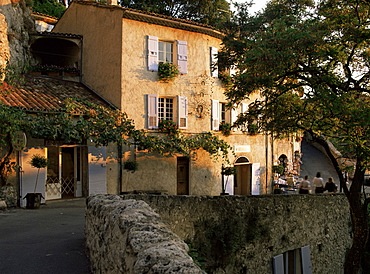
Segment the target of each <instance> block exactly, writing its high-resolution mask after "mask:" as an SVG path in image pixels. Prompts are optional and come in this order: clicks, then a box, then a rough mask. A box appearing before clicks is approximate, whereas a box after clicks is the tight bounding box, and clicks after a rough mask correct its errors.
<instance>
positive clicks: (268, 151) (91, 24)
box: [53, 1, 299, 195]
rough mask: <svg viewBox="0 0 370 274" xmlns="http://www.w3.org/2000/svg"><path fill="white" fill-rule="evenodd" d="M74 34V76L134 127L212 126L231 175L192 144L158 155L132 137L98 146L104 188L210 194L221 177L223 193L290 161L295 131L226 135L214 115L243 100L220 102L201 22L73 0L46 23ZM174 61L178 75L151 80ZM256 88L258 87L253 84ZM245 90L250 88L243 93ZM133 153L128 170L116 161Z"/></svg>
mask: <svg viewBox="0 0 370 274" xmlns="http://www.w3.org/2000/svg"><path fill="white" fill-rule="evenodd" d="M53 32H54V33H68V34H73V35H79V36H81V37H83V38H82V39H83V42H82V46H81V49H80V50H81V53H82V58H81V60H82V62H81V67H82V76H81V79H82V81H83V82H84V83H86V84H87V85H88V86H89V87H91V88H92V89H94V90H95V91H96V92H97V93H99V94H100V95H101V96H103V97H104V98H105V99H107V100H108V101H110V102H111V103H113V104H114V105H115V106H116V107H118V108H119V109H120V110H122V111H123V112H125V113H127V115H128V117H129V118H131V119H133V120H134V121H135V126H136V128H138V129H143V130H144V131H146V132H147V133H148V134H154V135H161V134H163V133H161V132H160V131H159V130H158V123H159V121H160V120H161V119H165V120H172V121H174V122H176V123H177V125H178V126H179V129H180V130H181V132H182V133H183V134H185V135H188V136H192V135H195V134H199V133H204V132H212V133H213V134H216V135H218V136H219V137H220V138H221V139H223V140H225V141H226V142H227V143H228V144H230V146H231V147H232V149H233V153H230V155H229V159H230V164H231V165H232V166H235V167H236V169H237V173H236V175H231V176H225V178H222V175H221V168H222V164H226V163H222V161H221V160H220V159H215V158H212V157H210V155H209V154H208V153H207V152H206V151H204V150H202V149H200V150H198V151H196V152H195V153H193V154H192V155H191V156H190V157H188V156H185V155H168V156H159V155H155V154H150V153H148V152H147V151H145V150H141V149H140V148H139V147H136V146H135V144H133V145H132V146H129V147H124V148H122V152H121V148H117V147H116V146H115V145H113V144H112V146H111V147H110V149H109V151H107V155H108V157H107V192H108V193H113V194H117V193H125V192H134V191H136V192H141V191H144V192H155V193H166V194H171V195H176V194H185V195H187V194H189V195H219V194H220V193H221V192H222V182H224V183H225V184H226V182H227V185H226V192H228V193H229V194H247V195H248V194H268V193H272V189H273V186H272V182H273V180H272V179H273V178H272V177H273V176H272V173H271V169H272V166H273V165H274V164H277V162H278V159H279V158H281V156H282V155H283V156H285V158H284V159H286V160H287V161H290V162H293V161H294V152H295V151H299V142H297V140H295V139H289V140H287V139H284V140H273V139H272V138H271V136H269V135H266V134H256V135H252V134H251V132H248V131H247V130H245V129H244V128H239V129H236V130H232V132H231V134H230V135H229V136H224V135H223V134H222V133H221V131H220V125H221V124H222V123H233V122H234V121H235V120H236V118H237V115H238V114H239V113H241V112H244V111H246V109H247V107H248V101H247V100H246V101H244V102H242V103H241V104H240V105H238V106H234V108H232V109H227V107H226V105H227V100H226V99H227V98H226V97H225V95H224V92H225V87H224V85H223V84H222V82H221V81H220V79H218V71H217V66H216V64H217V52H218V50H219V49H220V48H221V46H222V33H220V32H218V31H216V30H214V29H212V28H211V27H209V26H206V25H201V24H197V23H193V22H190V21H187V20H180V19H174V18H170V17H166V16H162V15H158V14H153V13H148V12H142V11H137V10H132V9H127V8H122V7H119V6H115V5H105V4H100V3H97V2H89V1H74V2H73V3H72V4H71V5H70V7H69V8H68V9H67V10H66V12H65V13H64V15H63V16H62V17H61V18H60V20H59V21H58V23H57V24H56V25H55V27H54V29H53ZM160 62H164V63H173V64H175V65H177V66H178V67H179V70H180V73H181V74H180V75H179V76H178V77H177V78H176V79H174V80H173V81H170V82H163V81H159V78H158V64H159V63H160ZM255 96H259V94H258V92H256V94H255ZM251 99H253V98H251ZM122 155H123V158H124V160H128V159H133V160H136V161H137V162H138V164H139V169H138V170H137V171H136V172H134V173H131V172H126V171H124V170H122V166H121V165H120V161H119V160H117V159H119V158H121V156H122Z"/></svg>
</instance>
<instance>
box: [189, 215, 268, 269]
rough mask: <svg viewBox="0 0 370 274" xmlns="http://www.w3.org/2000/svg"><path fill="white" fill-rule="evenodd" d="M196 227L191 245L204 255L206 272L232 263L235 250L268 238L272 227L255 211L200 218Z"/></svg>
mask: <svg viewBox="0 0 370 274" xmlns="http://www.w3.org/2000/svg"><path fill="white" fill-rule="evenodd" d="M254 214H255V213H254ZM226 215H228V214H227V213H225V216H226ZM194 227H195V236H194V239H193V240H192V241H191V246H192V247H193V248H194V249H196V250H197V252H198V257H201V258H205V259H204V260H203V262H204V263H203V264H204V269H205V271H206V272H207V273H213V272H214V270H215V269H217V268H224V267H226V266H227V265H229V264H233V262H234V261H233V260H234V257H235V256H236V254H238V252H239V251H240V249H244V248H245V246H246V245H247V244H253V243H256V242H263V241H266V242H268V241H269V238H270V230H269V228H268V227H266V226H265V225H263V224H262V223H261V221H260V220H259V218H258V217H256V216H255V215H253V214H251V215H248V216H245V218H234V217H232V216H227V217H224V218H221V219H218V220H216V219H206V220H199V222H197V223H196V224H195V226H194Z"/></svg>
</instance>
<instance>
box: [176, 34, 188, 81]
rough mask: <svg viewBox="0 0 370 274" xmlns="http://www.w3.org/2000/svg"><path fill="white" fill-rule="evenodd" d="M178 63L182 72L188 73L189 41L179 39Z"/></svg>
mask: <svg viewBox="0 0 370 274" xmlns="http://www.w3.org/2000/svg"><path fill="white" fill-rule="evenodd" d="M177 65H178V66H179V70H180V73H181V74H187V73H188V43H187V42H186V41H177Z"/></svg>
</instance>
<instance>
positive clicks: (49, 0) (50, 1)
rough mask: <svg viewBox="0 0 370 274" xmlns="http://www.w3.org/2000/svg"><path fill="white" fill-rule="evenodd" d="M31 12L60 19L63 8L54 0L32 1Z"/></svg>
mask: <svg viewBox="0 0 370 274" xmlns="http://www.w3.org/2000/svg"><path fill="white" fill-rule="evenodd" d="M30 6H31V8H32V11H34V12H39V13H43V14H47V15H50V16H54V17H57V18H60V17H61V16H62V15H63V13H64V11H65V10H66V8H65V6H64V5H63V4H61V3H59V2H58V1H56V0H33V1H31V4H30Z"/></svg>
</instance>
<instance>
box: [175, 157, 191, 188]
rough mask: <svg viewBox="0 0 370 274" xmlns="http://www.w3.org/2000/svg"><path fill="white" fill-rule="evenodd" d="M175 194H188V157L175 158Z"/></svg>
mask: <svg viewBox="0 0 370 274" xmlns="http://www.w3.org/2000/svg"><path fill="white" fill-rule="evenodd" d="M177 195H189V158H188V157H178V158H177Z"/></svg>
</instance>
